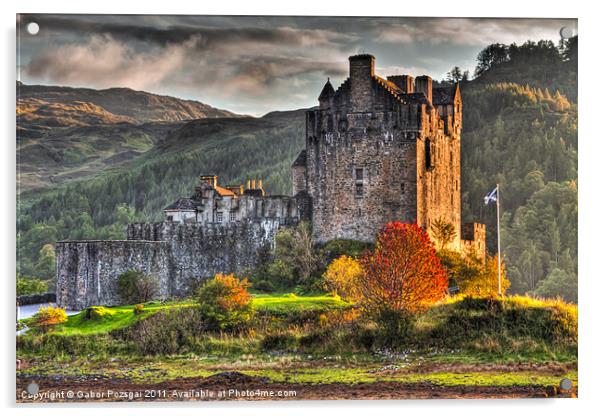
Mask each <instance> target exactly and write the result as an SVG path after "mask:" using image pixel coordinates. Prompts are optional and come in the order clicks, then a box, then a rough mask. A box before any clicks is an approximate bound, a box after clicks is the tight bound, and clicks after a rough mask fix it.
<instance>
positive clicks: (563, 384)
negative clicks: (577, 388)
mask: <svg viewBox="0 0 602 416" xmlns="http://www.w3.org/2000/svg"><path fill="white" fill-rule="evenodd" d="M572 388H573V382H572V381H571V380H569V379H568V378H563V379H562V380H560V389H561V390H565V391H568V390H571V389H572Z"/></svg>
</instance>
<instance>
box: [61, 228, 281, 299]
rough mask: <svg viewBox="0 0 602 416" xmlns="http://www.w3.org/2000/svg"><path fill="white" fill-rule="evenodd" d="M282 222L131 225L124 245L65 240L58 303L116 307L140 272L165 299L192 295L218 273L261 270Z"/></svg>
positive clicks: (108, 242) (123, 242)
mask: <svg viewBox="0 0 602 416" xmlns="http://www.w3.org/2000/svg"><path fill="white" fill-rule="evenodd" d="M278 227H279V222H278V220H276V219H261V220H259V221H246V222H239V223H231V224H228V225H218V224H215V225H203V224H194V223H192V224H182V223H173V222H162V223H155V224H130V225H129V226H128V231H127V235H128V240H125V241H64V242H59V243H57V244H56V245H55V249H56V254H57V303H58V305H59V306H61V307H66V308H69V309H76V310H79V309H83V308H86V307H88V306H91V305H117V304H119V303H120V299H119V296H118V291H117V281H118V278H119V275H121V274H122V273H124V272H126V271H128V270H140V271H142V272H144V273H148V274H151V275H153V276H155V277H156V279H157V281H158V283H159V296H158V298H160V299H167V298H174V297H175V298H181V297H185V296H188V295H190V294H191V293H192V290H193V289H194V288H195V287H197V286H198V284H199V283H201V282H202V281H204V280H206V279H209V278H211V277H213V276H214V275H215V274H216V273H239V272H242V271H243V270H245V269H247V268H250V267H253V266H256V265H257V263H258V261H259V258H260V255H261V253H262V251H263V250H265V249H268V248H271V247H272V246H273V244H274V241H275V236H276V232H277V230H278Z"/></svg>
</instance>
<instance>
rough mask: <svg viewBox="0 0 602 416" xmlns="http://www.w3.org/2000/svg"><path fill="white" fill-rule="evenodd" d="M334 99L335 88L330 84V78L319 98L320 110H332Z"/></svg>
mask: <svg viewBox="0 0 602 416" xmlns="http://www.w3.org/2000/svg"><path fill="white" fill-rule="evenodd" d="M333 98H334V88H333V87H332V84H331V83H330V78H328V81H326V84H324V88H322V92H321V93H320V97H318V101H319V102H320V108H330V107H331V106H332V99H333Z"/></svg>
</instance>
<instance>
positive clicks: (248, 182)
mask: <svg viewBox="0 0 602 416" xmlns="http://www.w3.org/2000/svg"><path fill="white" fill-rule="evenodd" d="M247 189H251V179H247Z"/></svg>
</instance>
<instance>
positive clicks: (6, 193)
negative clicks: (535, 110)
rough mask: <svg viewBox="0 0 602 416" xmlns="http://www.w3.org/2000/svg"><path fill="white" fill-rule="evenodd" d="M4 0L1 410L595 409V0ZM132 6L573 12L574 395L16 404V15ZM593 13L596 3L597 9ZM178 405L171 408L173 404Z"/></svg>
mask: <svg viewBox="0 0 602 416" xmlns="http://www.w3.org/2000/svg"><path fill="white" fill-rule="evenodd" d="M7 3H8V2H3V4H2V14H1V15H0V16H1V19H2V29H3V35H4V36H3V42H2V43H1V47H2V55H0V56H1V57H2V62H4V63H5V64H4V65H2V78H1V79H2V82H1V84H0V85H2V92H3V94H2V100H0V101H1V105H2V112H1V113H2V117H3V123H2V125H3V126H4V132H5V134H4V137H2V139H1V140H0V143H1V146H2V152H1V153H0V154H1V155H2V158H3V163H2V168H1V169H2V179H3V180H2V193H1V195H2V196H3V198H2V202H3V203H2V205H1V207H0V209H1V215H0V218H1V219H2V225H3V227H2V228H1V229H2V230H3V234H4V237H3V239H2V246H1V250H0V253H1V254H0V255H1V256H2V262H1V264H2V265H3V266H4V267H3V270H4V273H3V274H2V278H3V281H4V282H3V283H4V291H3V292H2V293H3V300H4V309H3V312H4V313H3V317H4V318H5V319H3V320H2V321H3V327H2V328H3V334H4V335H5V336H4V337H3V340H4V342H2V350H3V357H4V360H3V370H4V371H2V375H3V377H2V388H1V389H0V391H1V392H2V394H3V401H2V404H3V405H4V406H5V407H9V408H10V409H8V411H9V412H10V413H13V412H17V411H18V412H24V413H34V412H35V413H40V412H43V413H44V414H45V415H55V414H56V415H61V416H63V415H65V414H81V413H82V412H85V413H86V414H87V415H90V416H91V415H103V416H104V415H106V414H107V412H111V414H113V413H117V412H118V413H122V412H123V413H124V414H135V413H142V412H144V413H145V414H147V415H149V416H150V415H162V416H163V415H164V414H165V413H166V412H169V411H170V410H169V409H170V408H172V409H173V410H172V411H176V412H178V413H179V414H180V412H182V413H184V412H185V413H190V414H196V415H198V414H206V413H210V414H214V413H215V414H220V415H228V414H237V415H240V414H241V412H244V414H245V415H247V414H248V415H259V414H261V415H265V414H266V413H267V414H283V413H284V414H287V415H289V414H290V415H304V416H306V415H307V414H308V413H312V414H315V413H316V412H319V413H322V412H324V413H326V412H328V413H332V412H345V413H346V414H363V415H365V414H366V413H370V412H371V410H372V408H373V407H377V408H380V411H382V412H387V413H391V414H403V413H406V414H411V413H416V412H419V413H420V414H421V415H422V414H431V413H433V414H439V415H442V414H445V415H446V416H447V415H456V414H457V415H462V416H464V415H468V414H479V415H482V414H484V413H486V414H488V415H498V414H499V415H502V414H503V415H507V414H508V413H516V412H517V411H518V412H520V413H519V414H521V413H523V411H529V412H533V413H538V414H544V413H545V414H567V413H568V412H571V413H573V414H576V413H575V412H579V413H581V412H583V414H589V413H593V411H592V410H593V409H595V408H596V407H598V408H599V407H600V406H599V405H598V406H596V404H597V403H596V400H597V399H598V400H599V398H600V394H599V393H598V386H599V383H600V371H601V368H600V364H599V360H598V353H597V351H596V350H599V349H600V345H601V344H602V343H601V342H600V341H601V336H600V324H599V322H600V318H599V317H601V316H602V313H601V312H602V311H601V310H600V305H601V304H602V302H601V301H600V299H599V298H600V296H601V295H600V294H601V293H602V291H601V290H600V289H601V283H600V282H601V281H602V276H601V273H600V271H599V267H597V266H598V262H597V256H598V255H600V248H599V245H600V241H601V239H602V237H601V236H602V230H601V227H600V215H599V213H598V212H599V210H600V208H599V207H601V206H602V205H600V204H599V203H598V202H600V199H601V198H600V194H601V192H600V190H599V188H600V186H599V185H598V184H597V181H596V178H597V177H602V175H600V174H598V172H597V170H596V168H599V167H600V166H601V164H600V155H602V145H601V143H602V137H601V136H602V135H601V134H600V127H599V120H601V119H602V106H601V105H600V102H599V101H600V100H601V98H602V96H601V95H600V94H599V92H598V85H599V84H600V78H601V75H600V74H601V71H600V69H601V68H602V66H601V65H600V53H599V50H600V39H602V33H601V30H600V28H601V27H602V24H601V23H600V22H599V21H598V19H599V17H600V13H596V10H595V9H596V8H595V6H594V2H590V3H588V5H585V2H583V3H578V2H566V1H550V0H549V1H540V2H527V1H524V0H522V1H521V0H505V1H503V2H484V1H463V2H461V3H459V2H453V1H449V0H448V1H438V0H434V1H430V2H420V1H414V2H407V1H400V0H397V1H395V2H392V1H390V2H389V1H380V2H376V3H375V2H352V1H351V0H347V1H341V0H337V1H330V2H326V1H323V0H322V1H319V0H302V1H299V2H283V1H261V0H254V1H242V0H241V1H230V2H210V3H209V2H189V3H187V4H184V2H178V3H174V2H153V3H151V2H148V1H145V2H132V1H131V2H124V1H122V0H103V1H101V2H82V1H58V0H54V1H48V0H46V1H44V0H39V1H38V0H29V1H22V2H18V3H17V4H15V3H13V2H10V3H9V4H7ZM18 12H19V13H42V12H44V13H107V14H117V13H130V14H237V15H242V14H254V15H260V14H284V15H338V16H343V15H347V16H383V15H390V16H467V17H558V18H559V17H577V18H579V32H580V33H579V34H580V45H579V46H580V51H579V52H580V53H579V107H580V113H579V118H580V122H579V137H580V140H579V142H580V143H579V146H580V151H579V167H580V169H579V196H580V198H579V205H580V215H579V276H580V279H579V285H580V290H579V300H580V301H579V321H580V326H579V396H580V397H579V399H577V400H545V401H542V400H495V401H494V400H458V401H454V400H430V401H389V402H374V401H339V402H307V401H305V402H304V401H294V402H286V403H282V402H271V403H265V402H264V403H256V402H254V403H252V402H226V403H194V404H192V403H190V404H189V403H183V404H161V403H151V404H146V405H140V404H133V405H132V404H130V405H129V406H128V408H127V409H128V410H125V409H124V407H123V405H119V404H117V405H115V404H113V405H110V408H109V407H107V406H106V405H105V406H102V407H95V406H93V405H84V406H83V407H85V409H83V408H82V406H76V405H72V406H69V407H68V408H62V407H59V406H55V405H43V406H37V407H32V406H27V407H25V408H24V409H23V408H20V409H16V408H15V407H14V406H15V405H14V392H15V376H14V363H15V360H14V357H15V351H14V338H13V337H14V314H15V308H14V293H15V288H14V273H15V256H14V254H15V232H14V230H15V203H14V201H15V124H14V123H15V118H14V117H15V116H14V114H15V113H14V103H15V78H16V77H15V75H16V74H15V67H16V64H15V15H16V13H18ZM598 12H599V10H598ZM175 408H178V410H176V409H175Z"/></svg>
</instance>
